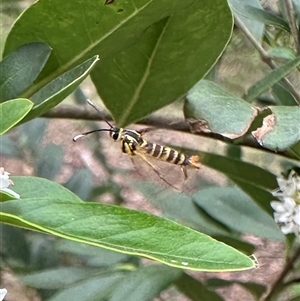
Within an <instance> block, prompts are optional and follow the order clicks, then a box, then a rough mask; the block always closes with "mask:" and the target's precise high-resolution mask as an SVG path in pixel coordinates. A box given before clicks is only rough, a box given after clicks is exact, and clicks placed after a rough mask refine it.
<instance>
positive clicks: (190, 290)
mask: <svg viewBox="0 0 300 301" xmlns="http://www.w3.org/2000/svg"><path fill="white" fill-rule="evenodd" d="M175 284H176V287H177V288H178V289H179V290H180V291H181V292H182V293H184V294H185V295H186V296H187V297H188V298H189V299H190V300H193V301H203V300H209V301H222V300H223V298H222V297H221V296H219V295H218V294H217V293H216V292H215V291H212V290H209V289H208V287H207V285H205V284H203V283H201V282H200V281H199V280H197V279H195V278H193V277H191V276H190V275H188V274H185V273H184V274H182V276H181V277H180V278H179V279H178V280H177V281H176V283H175Z"/></svg>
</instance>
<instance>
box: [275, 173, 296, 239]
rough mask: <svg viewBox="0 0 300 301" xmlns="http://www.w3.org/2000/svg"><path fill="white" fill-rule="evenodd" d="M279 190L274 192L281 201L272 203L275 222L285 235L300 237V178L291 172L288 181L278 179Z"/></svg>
mask: <svg viewBox="0 0 300 301" xmlns="http://www.w3.org/2000/svg"><path fill="white" fill-rule="evenodd" d="M277 183H278V185H279V188H278V189H276V190H275V191H274V192H273V195H274V196H276V197H277V198H278V199H279V200H280V202H279V201H272V202H271V207H272V208H273V209H274V220H275V222H276V223H278V224H279V226H280V229H281V231H282V232H283V233H284V234H289V233H294V234H296V235H297V236H300V177H299V176H298V175H297V174H296V173H295V172H294V171H291V172H290V174H289V176H288V179H287V180H285V179H281V178H278V179H277Z"/></svg>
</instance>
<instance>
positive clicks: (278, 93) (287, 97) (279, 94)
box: [272, 84, 297, 106]
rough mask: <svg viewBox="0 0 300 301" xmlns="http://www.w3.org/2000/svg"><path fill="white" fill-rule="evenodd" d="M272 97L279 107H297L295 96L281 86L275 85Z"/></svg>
mask: <svg viewBox="0 0 300 301" xmlns="http://www.w3.org/2000/svg"><path fill="white" fill-rule="evenodd" d="M272 95H273V96H274V98H275V100H276V104H277V105H284V106H295V105H297V102H296V100H295V98H294V96H293V95H292V94H291V93H290V92H289V91H288V90H287V89H286V88H285V87H284V86H283V85H281V84H275V85H274V86H273V87H272Z"/></svg>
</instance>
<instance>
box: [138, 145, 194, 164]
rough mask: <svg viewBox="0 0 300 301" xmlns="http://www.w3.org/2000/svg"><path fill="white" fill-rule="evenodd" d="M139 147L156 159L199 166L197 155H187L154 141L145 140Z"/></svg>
mask: <svg viewBox="0 0 300 301" xmlns="http://www.w3.org/2000/svg"><path fill="white" fill-rule="evenodd" d="M145 142H146V141H145ZM141 147H142V148H143V149H144V150H145V152H146V153H147V154H148V155H149V156H151V157H154V158H156V159H158V160H162V161H166V162H170V163H173V164H178V165H182V166H191V167H194V168H199V158H198V156H187V155H185V154H183V153H180V152H178V151H176V150H174V149H172V148H170V147H166V146H162V145H159V144H155V143H148V142H146V143H144V144H143V145H141Z"/></svg>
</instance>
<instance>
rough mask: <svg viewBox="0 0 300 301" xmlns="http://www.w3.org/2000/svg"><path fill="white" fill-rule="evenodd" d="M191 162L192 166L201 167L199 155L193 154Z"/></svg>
mask: <svg viewBox="0 0 300 301" xmlns="http://www.w3.org/2000/svg"><path fill="white" fill-rule="evenodd" d="M189 162H190V164H191V166H193V167H195V168H197V169H199V168H200V158H199V157H198V156H197V155H195V156H191V157H190V158H189Z"/></svg>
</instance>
